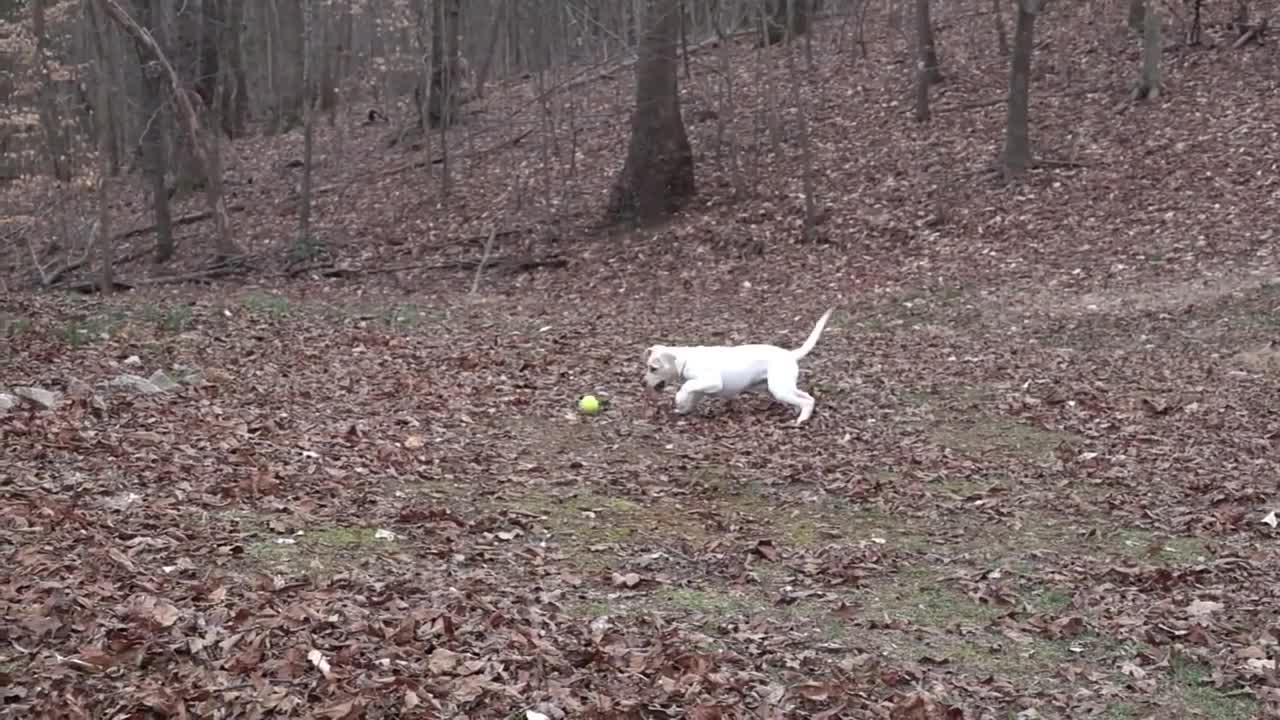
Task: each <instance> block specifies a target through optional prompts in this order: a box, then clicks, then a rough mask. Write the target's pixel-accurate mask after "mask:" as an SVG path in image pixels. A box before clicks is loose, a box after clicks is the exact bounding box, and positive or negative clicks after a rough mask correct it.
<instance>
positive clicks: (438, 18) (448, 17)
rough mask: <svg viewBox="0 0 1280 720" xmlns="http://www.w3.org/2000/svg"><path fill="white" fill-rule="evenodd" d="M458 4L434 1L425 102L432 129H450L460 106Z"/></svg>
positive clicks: (444, 0)
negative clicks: (429, 70) (427, 95)
mask: <svg viewBox="0 0 1280 720" xmlns="http://www.w3.org/2000/svg"><path fill="white" fill-rule="evenodd" d="M458 2H459V0H435V11H436V12H435V21H434V22H433V23H432V24H431V65H432V68H433V70H432V74H431V86H430V94H429V100H428V103H427V109H428V111H429V117H428V119H429V120H430V121H431V127H437V126H438V127H443V128H447V127H449V123H451V122H452V121H453V119H454V117H455V116H456V111H457V108H458V105H459V102H458V101H459V98H460V94H459V93H458V87H459V86H460V85H461V83H460V82H458V81H459V79H460V77H459V73H458V13H459V9H458Z"/></svg>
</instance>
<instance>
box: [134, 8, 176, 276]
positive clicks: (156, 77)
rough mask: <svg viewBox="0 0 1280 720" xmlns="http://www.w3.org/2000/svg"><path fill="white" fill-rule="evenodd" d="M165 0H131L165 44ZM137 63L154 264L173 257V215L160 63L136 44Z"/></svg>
mask: <svg viewBox="0 0 1280 720" xmlns="http://www.w3.org/2000/svg"><path fill="white" fill-rule="evenodd" d="M163 2H164V0H134V7H135V10H136V12H137V13H138V24H139V25H141V26H143V27H145V28H147V31H148V32H150V33H151V36H152V37H153V38H155V39H156V45H158V46H160V47H161V48H163V47H164V45H165V42H166V41H165V39H164V36H165V33H164V17H163V12H164V6H163ZM137 53H138V63H139V66H140V67H141V70H142V72H141V75H142V107H141V111H142V165H143V173H144V174H145V175H146V177H147V184H148V187H149V189H150V191H151V210H152V213H153V214H154V216H155V225H156V251H155V256H154V260H155V262H156V263H157V264H160V263H165V262H168V261H169V260H170V259H172V258H173V253H174V245H173V218H172V213H171V212H170V209H169V190H168V188H167V187H166V186H165V169H166V168H167V167H168V161H167V159H166V152H165V138H164V134H165V128H166V127H167V124H166V123H165V119H166V111H165V102H164V97H163V95H162V93H163V88H162V80H161V75H162V74H163V72H164V71H163V70H162V69H161V67H160V63H158V62H156V61H154V60H151V61H148V58H149V56H148V53H147V52H146V51H145V50H144V49H143V48H142V47H141V46H137Z"/></svg>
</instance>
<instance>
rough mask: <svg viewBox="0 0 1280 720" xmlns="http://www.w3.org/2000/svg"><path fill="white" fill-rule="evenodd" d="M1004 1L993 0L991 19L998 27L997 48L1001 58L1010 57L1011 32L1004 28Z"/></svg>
mask: <svg viewBox="0 0 1280 720" xmlns="http://www.w3.org/2000/svg"><path fill="white" fill-rule="evenodd" d="M1003 3H1004V0H991V17H992V18H993V19H994V22H995V25H996V48H997V49H998V50H999V51H1000V57H1008V56H1009V31H1008V30H1006V29H1005V27H1004V8H1003Z"/></svg>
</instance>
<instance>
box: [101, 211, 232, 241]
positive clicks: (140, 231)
mask: <svg viewBox="0 0 1280 720" xmlns="http://www.w3.org/2000/svg"><path fill="white" fill-rule="evenodd" d="M241 210H244V205H238V204H237V205H228V206H227V211H228V212H240V211H241ZM211 217H213V211H211V210H201V211H200V212H193V213H188V214H186V215H179V216H178V217H176V218H173V219H172V220H170V221H169V224H170V225H172V226H173V227H182V226H183V225H191V224H193V223H198V222H200V221H202V220H208V219H209V218H211ZM155 231H156V226H155V223H152V224H151V225H145V226H143V227H140V228H134V229H132V230H126V231H125V232H122V233H118V234H116V235H113V236H112V237H111V239H112V240H128V239H129V238H134V237H138V236H139V235H146V234H147V233H153V232H155Z"/></svg>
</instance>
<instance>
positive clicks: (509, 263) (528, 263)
mask: <svg viewBox="0 0 1280 720" xmlns="http://www.w3.org/2000/svg"><path fill="white" fill-rule="evenodd" d="M480 262H481V261H480V260H475V259H471V258H468V259H466V260H450V261H449V262H443V263H414V264H412V265H391V266H388V267H376V268H350V267H335V268H330V269H328V270H323V271H321V273H320V275H321V276H322V277H329V278H353V277H359V276H361V275H382V274H386V273H397V272H406V271H409V270H427V271H431V270H474V269H476V268H478V267H480ZM568 264H569V261H568V260H565V259H564V258H562V257H560V256H559V255H551V256H547V257H540V258H539V257H531V256H528V255H506V256H502V257H497V258H492V259H490V260H489V261H488V262H487V263H485V266H486V267H489V268H501V269H503V270H505V271H507V272H509V273H519V272H528V271H530V270H537V269H539V268H562V267H566V266H567V265H568Z"/></svg>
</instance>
